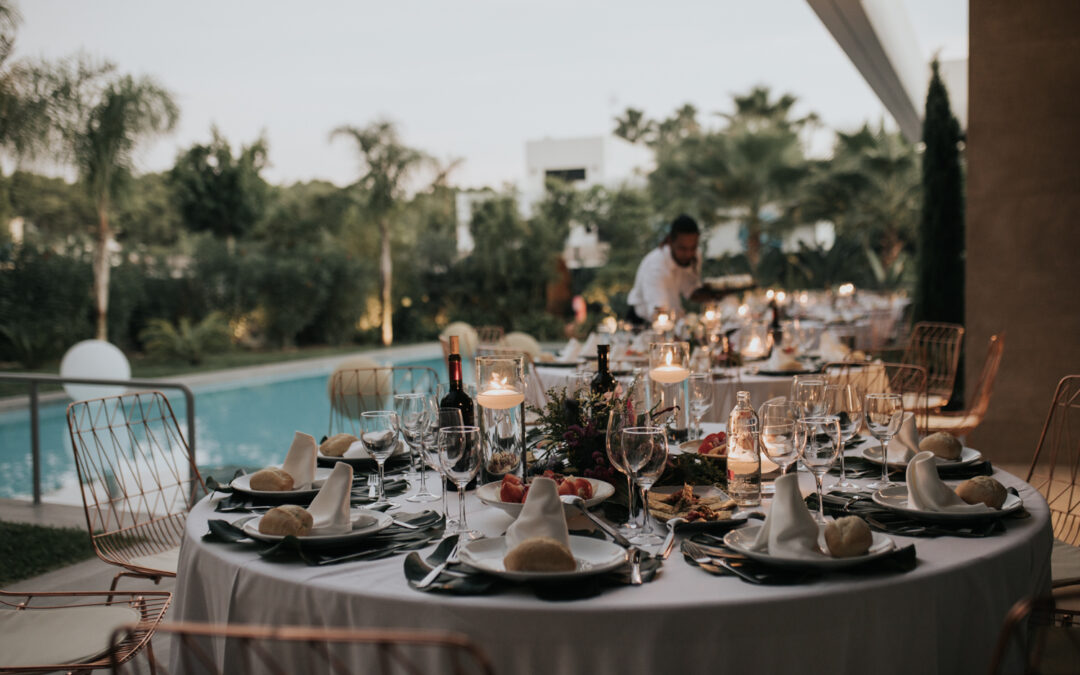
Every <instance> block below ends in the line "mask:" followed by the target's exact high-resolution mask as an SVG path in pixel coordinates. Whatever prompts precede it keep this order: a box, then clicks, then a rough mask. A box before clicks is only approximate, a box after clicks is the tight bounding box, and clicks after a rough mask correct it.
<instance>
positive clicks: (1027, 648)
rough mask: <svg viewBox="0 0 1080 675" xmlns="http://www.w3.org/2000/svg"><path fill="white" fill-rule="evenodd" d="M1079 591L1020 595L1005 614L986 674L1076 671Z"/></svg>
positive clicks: (1079, 633)
mask: <svg viewBox="0 0 1080 675" xmlns="http://www.w3.org/2000/svg"><path fill="white" fill-rule="evenodd" d="M1077 600H1080V591H1077V590H1071V591H1067V592H1065V593H1056V594H1055V595H1054V596H1046V597H1040V598H1030V597H1028V598H1021V599H1020V600H1018V601H1017V602H1016V604H1015V605H1013V606H1012V608H1011V609H1010V610H1009V612H1008V614H1006V615H1005V622H1004V625H1003V626H1002V628H1001V632H1000V633H999V634H998V640H997V644H996V645H995V647H994V654H993V659H992V661H991V664H990V673H991V675H993V674H994V673H1023V674H1024V675H1036V674H1037V673H1077V672H1080V611H1077V610H1075V609H1060V608H1059V606H1058V605H1060V604H1071V605H1072V606H1074V607H1075V605H1076V601H1077Z"/></svg>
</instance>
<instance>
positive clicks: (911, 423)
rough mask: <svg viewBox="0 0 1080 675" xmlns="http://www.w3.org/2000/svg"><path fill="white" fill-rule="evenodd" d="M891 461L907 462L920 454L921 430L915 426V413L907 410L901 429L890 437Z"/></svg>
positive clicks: (889, 451)
mask: <svg viewBox="0 0 1080 675" xmlns="http://www.w3.org/2000/svg"><path fill="white" fill-rule="evenodd" d="M888 453H889V454H888V456H889V462H891V463H893V464H907V463H909V462H910V461H911V460H912V458H913V457H915V455H917V454H919V430H918V429H916V428H915V413H912V412H906V413H904V418H903V420H902V421H901V422H900V431H899V432H897V434H896V435H895V436H893V437H892V438H891V439H889V449H888Z"/></svg>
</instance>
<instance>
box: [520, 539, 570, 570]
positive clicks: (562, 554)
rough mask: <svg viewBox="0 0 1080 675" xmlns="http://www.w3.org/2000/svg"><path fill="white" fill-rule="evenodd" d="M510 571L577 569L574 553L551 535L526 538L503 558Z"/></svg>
mask: <svg viewBox="0 0 1080 675" xmlns="http://www.w3.org/2000/svg"><path fill="white" fill-rule="evenodd" d="M503 564H504V565H505V566H506V569H508V570H510V571H512V572H573V571H574V570H575V569H577V562H576V561H575V560H574V554H573V553H571V552H570V549H568V548H566V547H565V546H563V545H562V544H560V543H559V542H557V541H555V540H554V539H552V538H551V537H533V538H531V539H526V540H525V541H523V542H521V543H520V544H518V545H517V546H515V547H514V548H513V550H511V551H510V552H509V553H507V554H506V557H505V558H503Z"/></svg>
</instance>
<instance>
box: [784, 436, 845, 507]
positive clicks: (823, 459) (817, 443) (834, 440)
mask: <svg viewBox="0 0 1080 675" xmlns="http://www.w3.org/2000/svg"><path fill="white" fill-rule="evenodd" d="M839 437H840V430H839V428H838V426H837V422H836V418H835V417H827V416H824V417H803V418H802V419H800V420H797V421H796V422H795V443H796V445H797V446H798V448H799V459H801V460H802V463H803V465H805V466H806V468H807V469H808V470H809V471H810V473H812V474H814V482H815V483H816V484H817V497H818V513H817V517H816V518H815V520H817V521H818V522H819V523H824V522H825V504H824V502H823V501H822V495H821V492H822V489H821V479H822V477H823V476H824V475H825V474H826V473H827V472H828V471H829V467H831V466H832V465H833V462H835V461H836V456H837V454H839V451H840V441H839Z"/></svg>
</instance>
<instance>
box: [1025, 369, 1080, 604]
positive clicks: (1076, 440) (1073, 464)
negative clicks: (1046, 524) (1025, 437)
mask: <svg viewBox="0 0 1080 675" xmlns="http://www.w3.org/2000/svg"><path fill="white" fill-rule="evenodd" d="M1078 479H1080V375H1069V376H1067V377H1064V378H1062V380H1061V381H1060V382H1058V385H1057V388H1056V389H1055V390H1054V397H1053V399H1051V401H1050V411H1049V412H1048V413H1047V415H1046V423H1045V424H1044V425H1043V429H1042V434H1040V435H1039V443H1038V445H1036V446H1035V454H1034V456H1033V457H1032V458H1031V467H1030V468H1029V469H1028V473H1027V477H1026V478H1025V480H1026V481H1027V482H1028V483H1030V484H1031V486H1032V487H1034V488H1035V489H1036V490H1038V491H1039V492H1040V493H1042V496H1043V497H1045V498H1046V502H1047V504H1049V506H1050V522H1051V525H1052V526H1053V528H1054V549H1053V555H1052V556H1051V559H1050V568H1051V572H1052V574H1053V583H1054V586H1055V587H1059V586H1069V585H1073V584H1080V548H1078V546H1080V480H1078Z"/></svg>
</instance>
